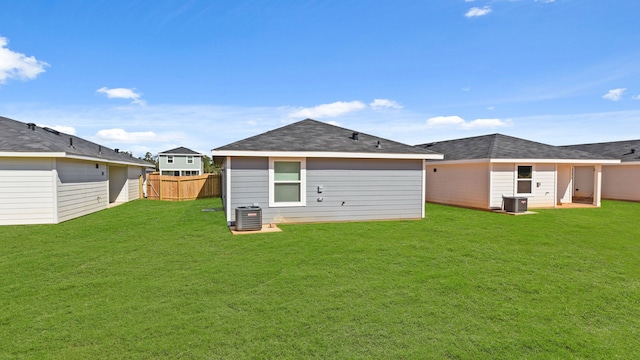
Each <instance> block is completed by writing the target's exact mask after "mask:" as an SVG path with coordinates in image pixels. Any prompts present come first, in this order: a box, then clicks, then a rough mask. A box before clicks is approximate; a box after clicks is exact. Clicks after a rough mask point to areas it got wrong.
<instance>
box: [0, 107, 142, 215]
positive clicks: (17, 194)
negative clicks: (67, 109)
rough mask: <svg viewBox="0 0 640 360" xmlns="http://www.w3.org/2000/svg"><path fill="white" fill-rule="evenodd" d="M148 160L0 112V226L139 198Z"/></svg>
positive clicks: (78, 212) (99, 208)
mask: <svg viewBox="0 0 640 360" xmlns="http://www.w3.org/2000/svg"><path fill="white" fill-rule="evenodd" d="M148 167H153V165H152V164H150V163H148V162H146V161H143V160H140V159H137V158H134V157H132V156H131V155H129V154H126V153H122V152H120V151H119V150H118V149H115V150H114V149H109V148H107V147H104V146H101V145H98V144H95V143H92V142H90V141H87V140H84V139H82V138H79V137H77V136H74V135H69V134H64V133H62V132H59V131H56V130H54V129H50V128H46V127H45V128H42V127H39V126H36V125H35V124H33V123H29V124H25V123H23V122H19V121H15V120H12V119H8V118H5V117H0V225H18V224H56V223H59V222H62V221H66V220H69V219H73V218H76V217H79V216H83V215H86V214H90V213H92V212H95V211H99V210H102V209H106V208H107V207H109V206H111V205H114V204H120V203H124V202H127V201H131V200H135V199H139V198H140V197H142V191H141V188H142V183H143V181H144V180H145V175H146V171H145V170H146V168H148Z"/></svg>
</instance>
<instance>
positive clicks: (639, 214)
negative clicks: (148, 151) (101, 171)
mask: <svg viewBox="0 0 640 360" xmlns="http://www.w3.org/2000/svg"><path fill="white" fill-rule="evenodd" d="M219 206H220V200H219V199H213V200H199V201H192V202H181V203H167V202H159V201H147V200H140V201H135V202H132V203H128V204H125V205H121V206H118V207H115V208H113V209H109V210H105V211H102V212H99V213H96V214H92V215H89V216H85V217H82V218H79V219H76V220H72V221H69V222H66V223H63V224H59V225H46V226H5V227H0V284H1V289H2V292H1V295H0V358H2V359H7V358H8V359H14V358H16V359H20V358H33V359H124V358H126V359H131V358H154V359H157V358H183V359H190V358H194V359H203V358H206V359H217V358H219V359H239V358H240V359H242V358H278V359H280V358H288V359H304V358H319V359H327V358H335V359H353V358H371V359H398V358H404V359H417V358H435V359H478V358H486V359H515V358H518V359H556V358H560V359H565V358H568V359H587V358H588V359H614V358H620V359H634V358H635V359H638V358H640V226H638V222H639V221H638V220H639V219H640V204H637V203H625V202H613V201H605V202H603V207H602V208H600V209H565V210H541V211H539V214H538V215H532V216H517V217H516V216H507V215H501V214H494V213H489V212H482V211H474V210H467V209H460V208H454V207H446V206H438V205H432V204H427V205H426V210H427V218H426V219H424V220H423V221H398V222H395V221H387V222H369V223H335V224H309V225H281V226H280V227H281V228H282V230H283V231H282V232H281V233H269V234H252V235H243V236H232V235H231V234H230V233H229V231H228V230H227V228H226V226H225V219H224V214H223V213H222V212H202V211H201V209H203V208H214V207H219Z"/></svg>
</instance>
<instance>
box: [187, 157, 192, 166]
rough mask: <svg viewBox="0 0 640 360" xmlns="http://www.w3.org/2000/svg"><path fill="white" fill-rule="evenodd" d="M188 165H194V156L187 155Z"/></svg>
mask: <svg viewBox="0 0 640 360" xmlns="http://www.w3.org/2000/svg"><path fill="white" fill-rule="evenodd" d="M187 164H193V155H187Z"/></svg>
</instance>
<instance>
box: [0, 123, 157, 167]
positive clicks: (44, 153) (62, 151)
mask: <svg viewBox="0 0 640 360" xmlns="http://www.w3.org/2000/svg"><path fill="white" fill-rule="evenodd" d="M1 156H11V157H15V156H21V157H22V156H24V157H33V156H38V157H66V158H75V159H83V160H91V161H103V162H110V163H117V164H122V165H138V166H145V167H153V166H154V165H153V164H150V163H148V162H146V161H144V160H141V159H138V158H135V157H133V156H131V155H129V154H126V153H121V152H116V150H113V149H110V148H108V147H106V146H101V145H98V144H96V143H93V142H91V141H87V140H85V139H82V138H79V137H77V136H74V135H69V134H65V133H62V132H59V131H57V130H54V129H50V128H46V127H45V128H43V127H39V126H37V125H35V124H33V123H29V124H26V123H23V122H20V121H16V120H13V119H9V118H6V117H2V116H0V157H1Z"/></svg>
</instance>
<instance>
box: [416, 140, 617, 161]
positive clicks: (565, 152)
mask: <svg viewBox="0 0 640 360" xmlns="http://www.w3.org/2000/svg"><path fill="white" fill-rule="evenodd" d="M416 146H418V147H422V148H426V149H430V150H433V151H437V152H440V153H443V154H444V160H472V159H562V160H569V159H571V160H611V158H609V157H606V156H602V155H595V154H591V153H588V152H585V151H581V150H577V149H566V148H562V147H559V146H553V145H547V144H543V143H539V142H535V141H530V140H525V139H520V138H516V137H512V136H507V135H502V134H491V135H484V136H476V137H469V138H464V139H457V140H448V141H440V142H434V143H427V144H422V145H416Z"/></svg>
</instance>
